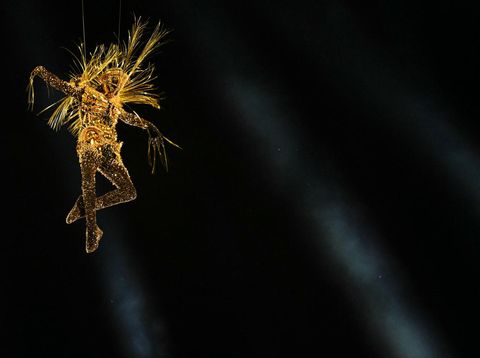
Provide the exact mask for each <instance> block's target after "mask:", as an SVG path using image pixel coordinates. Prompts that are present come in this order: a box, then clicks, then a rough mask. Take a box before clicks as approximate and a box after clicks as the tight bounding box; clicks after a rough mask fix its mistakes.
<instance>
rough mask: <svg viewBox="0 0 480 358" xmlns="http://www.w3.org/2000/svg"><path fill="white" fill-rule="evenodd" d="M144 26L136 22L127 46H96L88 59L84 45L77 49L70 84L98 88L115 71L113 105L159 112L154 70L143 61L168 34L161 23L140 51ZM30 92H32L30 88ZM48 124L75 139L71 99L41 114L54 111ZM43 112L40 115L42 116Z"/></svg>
mask: <svg viewBox="0 0 480 358" xmlns="http://www.w3.org/2000/svg"><path fill="white" fill-rule="evenodd" d="M146 27H147V22H142V20H141V18H140V17H139V18H135V19H134V22H133V25H132V28H131V30H130V31H129V32H128V42H126V43H125V42H123V43H122V44H111V45H110V46H108V47H107V46H105V45H98V46H96V47H95V50H94V51H93V52H92V53H90V58H87V55H86V50H85V44H84V43H81V44H80V45H79V46H78V50H79V52H80V56H77V55H75V54H73V53H72V54H73V56H74V58H75V67H74V71H73V72H72V73H70V83H71V84H72V85H75V86H89V87H92V88H98V87H99V86H101V84H102V78H103V76H105V74H108V73H111V72H112V71H117V73H118V74H119V79H120V80H119V82H118V84H117V89H116V92H115V99H114V100H115V102H116V104H118V105H120V106H121V105H123V104H127V103H136V104H146V105H149V106H152V107H155V108H160V105H159V102H158V100H159V95H158V93H156V91H155V86H154V84H153V80H154V79H155V78H156V77H155V74H154V70H155V67H154V65H153V64H151V63H145V60H146V59H147V57H148V56H149V55H151V54H152V52H154V51H155V50H156V49H157V48H158V47H159V46H160V45H162V44H163V41H162V39H163V38H164V37H165V35H167V34H168V33H169V30H166V29H165V28H164V27H163V26H162V25H161V24H160V23H158V24H157V25H156V26H155V28H154V29H153V31H152V33H151V35H150V37H149V38H148V40H147V41H146V42H145V45H144V46H143V47H142V43H143V37H144V34H145V30H146ZM31 90H32V91H33V88H31ZM55 106H56V108H55V109H54V111H53V113H52V115H51V116H50V118H49V120H48V124H49V125H50V126H51V127H52V128H53V129H59V128H60V127H62V126H63V125H65V124H67V123H69V129H70V131H71V132H72V133H73V134H74V135H78V132H79V130H80V129H81V121H80V111H79V108H80V107H79V103H78V101H76V100H75V99H74V98H72V97H69V96H66V97H64V98H62V99H60V100H59V101H57V102H55V103H53V104H52V105H50V106H49V107H47V108H45V109H44V110H43V111H45V110H47V109H50V108H53V107H55ZM43 111H42V112H43Z"/></svg>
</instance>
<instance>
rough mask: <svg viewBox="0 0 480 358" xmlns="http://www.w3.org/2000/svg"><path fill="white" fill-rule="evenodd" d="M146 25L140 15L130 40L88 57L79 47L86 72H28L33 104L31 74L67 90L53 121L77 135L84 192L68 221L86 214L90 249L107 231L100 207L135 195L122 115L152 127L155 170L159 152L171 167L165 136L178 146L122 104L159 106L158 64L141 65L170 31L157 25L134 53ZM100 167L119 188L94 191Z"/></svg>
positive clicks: (39, 69) (38, 69)
mask: <svg viewBox="0 0 480 358" xmlns="http://www.w3.org/2000/svg"><path fill="white" fill-rule="evenodd" d="M144 28H145V24H142V23H141V22H140V19H138V20H137V21H135V23H134V25H133V27H132V30H131V32H130V33H129V41H128V43H127V44H126V45H125V46H124V47H123V48H122V47H119V46H118V45H110V47H109V48H108V49H107V48H106V47H104V46H97V48H96V49H95V51H94V53H93V54H92V55H91V58H90V59H89V60H88V61H87V58H86V55H85V51H84V48H82V47H80V52H81V59H79V60H78V62H79V67H80V68H81V70H82V72H81V74H80V75H72V77H71V79H70V81H68V82H67V81H63V80H61V79H60V78H58V77H57V76H56V75H54V74H53V73H51V72H49V71H48V70H46V69H45V68H44V67H43V66H38V67H36V68H35V69H34V70H33V71H32V73H31V75H30V85H29V90H30V96H29V102H30V104H32V105H33V99H34V96H33V79H34V78H35V77H36V76H39V77H40V78H42V79H43V80H44V81H45V82H46V83H47V84H48V85H49V86H51V87H53V88H55V89H57V90H59V91H61V92H63V93H64V94H65V95H66V97H65V98H64V99H63V100H62V101H61V102H60V101H59V105H58V107H57V108H56V110H55V111H54V113H53V114H52V116H51V117H50V120H49V124H50V125H51V126H52V127H53V128H55V129H58V128H60V127H61V126H63V125H64V124H66V123H68V122H69V123H70V130H71V131H72V132H73V133H74V134H75V135H77V138H78V140H77V154H78V158H79V162H80V170H81V174H82V195H80V196H79V198H78V199H77V201H76V202H75V205H74V206H73V208H72V209H71V210H70V212H69V213H68V215H67V219H66V221H67V223H68V224H70V223H73V222H74V221H76V220H78V219H80V218H83V217H85V219H86V224H87V225H86V251H87V252H93V251H95V250H96V249H97V248H98V245H99V241H100V239H101V237H102V234H103V232H102V230H100V228H99V227H98V225H97V222H96V211H97V210H101V209H104V208H106V207H109V206H113V205H116V204H120V203H124V202H127V201H130V200H134V199H135V198H136V196H137V193H136V189H135V187H134V185H133V183H132V181H131V179H130V175H129V174H128V171H127V168H125V166H124V164H123V162H122V158H121V156H120V149H121V146H122V143H121V142H119V141H118V140H117V132H116V125H117V123H118V121H119V120H120V121H122V122H125V123H127V124H129V125H133V126H136V127H140V128H142V129H145V130H147V131H148V134H149V162H150V164H151V165H152V171H153V170H154V169H155V158H156V155H157V154H158V155H159V156H160V159H161V161H162V163H163V164H164V166H165V167H166V168H167V160H166V153H165V146H164V141H166V142H168V143H170V144H172V145H174V146H177V145H176V144H174V143H173V142H171V141H170V140H168V139H167V138H166V137H164V136H163V135H162V134H161V133H160V131H159V130H158V129H157V127H156V126H154V125H153V124H152V123H150V122H148V121H146V120H144V119H142V118H141V117H139V116H138V115H137V114H136V113H129V112H126V111H125V110H124V109H123V104H124V103H140V104H148V105H151V106H154V107H156V108H159V105H158V101H157V98H158V96H156V95H155V93H153V92H151V91H152V90H153V86H152V84H151V80H152V78H153V77H152V73H153V69H154V68H153V66H152V65H147V66H146V67H145V68H143V67H142V66H141V64H142V62H143V60H144V59H145V58H146V57H147V55H148V54H149V53H150V52H152V51H153V50H154V49H155V48H156V47H157V46H158V45H159V44H160V39H161V38H162V37H163V36H164V35H165V34H166V33H167V32H166V31H165V30H162V29H161V28H160V26H159V25H157V27H156V28H155V29H154V31H153V33H152V35H151V36H150V38H149V40H148V41H147V42H146V44H145V46H144V48H143V49H142V50H141V51H140V53H136V51H138V42H139V39H140V38H141V35H142V33H143V30H144ZM82 50H83V51H82ZM177 147H178V146H177ZM150 149H151V150H150ZM97 171H98V172H100V173H101V174H102V175H104V176H105V177H106V178H107V179H108V180H109V181H110V182H111V183H112V184H113V185H114V186H115V187H116V189H115V190H112V191H110V192H108V193H106V194H104V195H102V196H100V197H96V194H95V174H96V172H97Z"/></svg>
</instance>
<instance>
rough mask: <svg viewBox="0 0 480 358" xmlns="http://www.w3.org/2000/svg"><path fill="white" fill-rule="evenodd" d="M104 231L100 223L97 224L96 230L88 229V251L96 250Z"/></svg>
mask: <svg viewBox="0 0 480 358" xmlns="http://www.w3.org/2000/svg"><path fill="white" fill-rule="evenodd" d="M102 235H103V231H102V230H100V228H99V227H98V225H95V232H93V233H92V232H89V230H87V242H86V251H87V253H91V252H94V251H95V250H96V249H97V248H98V244H99V242H100V239H101V238H102Z"/></svg>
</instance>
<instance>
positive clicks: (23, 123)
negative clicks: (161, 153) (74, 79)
mask: <svg viewBox="0 0 480 358" xmlns="http://www.w3.org/2000/svg"><path fill="white" fill-rule="evenodd" d="M474 4H475V2H473V1H471V2H459V1H443V2H439V3H437V4H435V5H434V6H432V5H430V4H427V2H423V1H405V0H403V1H361V2H358V1H340V0H337V1H313V0H312V1H308V0H304V1H293V2H292V1H266V0H260V1H252V2H248V1H247V2H233V1H232V2H227V1H223V2H222V1H201V2H198V1H156V2H154V1H125V0H124V1H122V8H121V33H122V37H123V38H125V35H126V31H127V29H128V28H129V27H130V24H131V22H132V18H133V16H132V14H133V13H135V14H136V15H139V16H142V17H143V18H150V19H151V20H152V22H153V23H154V22H156V21H158V20H161V21H163V22H164V23H165V25H166V26H167V27H169V28H171V29H173V32H172V33H171V35H170V39H171V40H172V41H170V42H169V43H167V44H166V45H164V46H163V47H162V48H161V51H160V52H159V53H158V54H157V55H156V56H155V57H154V58H152V61H153V62H154V63H155V65H156V68H157V74H158V79H157V81H156V83H157V84H158V88H159V90H161V91H163V92H164V93H165V99H164V101H163V102H162V105H163V108H162V110H161V111H153V110H150V109H147V108H141V107H138V108H137V107H135V110H137V111H138V112H139V113H140V114H141V115H142V116H143V117H144V118H146V119H149V120H151V121H152V122H154V123H155V124H156V125H157V126H158V127H159V128H160V129H161V130H162V131H163V132H164V134H166V135H167V136H168V137H169V138H171V139H172V140H174V141H176V142H177V143H178V144H180V145H181V146H182V148H183V149H182V150H177V149H175V148H173V147H170V148H168V153H169V159H170V170H169V172H168V173H165V172H164V171H162V170H159V171H158V173H157V174H156V175H154V176H152V175H150V173H149V168H148V164H147V157H146V149H147V135H146V133H144V132H142V131H141V130H139V129H137V128H133V127H127V126H126V125H119V128H118V130H119V136H120V138H121V140H122V141H123V142H124V146H123V149H122V154H123V158H124V162H125V164H126V166H127V167H128V169H129V172H130V175H131V177H132V180H133V181H134V183H135V185H136V188H137V191H138V198H137V200H135V201H133V202H131V203H128V204H125V205H119V206H116V207H113V208H111V209H108V210H105V211H102V212H99V213H98V216H97V217H98V221H99V225H100V227H101V228H102V229H103V230H104V236H103V240H102V242H101V244H100V248H99V250H98V251H97V252H95V253H94V254H86V253H85V249H84V247H85V246H84V245H85V243H84V235H85V228H84V222H83V221H79V222H77V223H75V224H72V225H66V224H65V216H66V214H67V212H68V211H69V210H70V208H71V206H72V205H73V203H74V200H75V198H76V197H77V196H78V195H79V193H80V173H79V166H78V160H77V157H76V152H75V138H73V137H72V136H71V135H70V134H69V133H68V132H67V131H66V130H65V129H62V130H61V131H59V132H58V133H56V132H54V131H52V130H51V129H50V128H49V127H48V126H47V125H46V119H47V118H48V114H40V115H38V116H37V115H36V113H37V112H38V111H39V110H40V109H42V108H44V107H45V106H46V105H48V104H50V103H52V101H53V100H54V99H55V98H56V97H55V96H56V94H55V93H53V91H50V97H47V89H46V87H45V86H44V84H42V83H41V81H40V80H37V81H36V86H35V90H36V95H37V102H36V106H35V111H34V112H29V111H27V97H26V91H25V88H26V85H27V81H28V76H29V73H30V71H31V70H32V69H33V68H34V67H35V66H36V65H40V64H41V65H44V66H46V67H47V68H48V69H50V70H51V71H52V72H54V73H56V74H57V75H59V76H60V77H62V78H67V76H68V72H69V69H70V65H71V64H72V62H73V61H72V58H71V55H70V54H69V53H68V52H67V51H65V50H63V49H62V47H67V48H69V49H75V46H76V44H77V43H79V41H81V37H82V16H81V5H80V1H74V2H65V3H63V4H59V3H58V2H54V1H42V2H34V1H8V2H3V3H2V14H3V21H2V50H3V51H2V60H3V61H2V62H3V70H2V83H3V91H4V92H3V93H4V94H3V95H2V104H3V115H2V119H3V126H2V131H1V142H2V146H3V151H2V153H3V155H2V173H3V179H4V180H3V184H2V190H3V193H2V206H3V213H4V214H3V220H2V244H3V248H2V250H1V251H2V259H1V296H2V302H3V304H2V306H1V310H2V313H1V317H0V319H1V321H0V324H1V329H2V331H3V333H2V334H1V336H0V337H1V340H2V344H1V346H0V349H1V350H2V352H1V353H2V354H1V356H2V357H178V358H180V357H182V358H184V357H185V358H186V357H209V358H210V357H212V358H213V357H303V356H307V355H308V356H320V357H350V356H352V355H355V357H357V358H362V357H369V358H373V357H399V358H404V357H409V358H410V357H412V358H429V357H435V358H437V357H477V356H480V348H479V347H478V326H479V324H478V322H479V318H480V315H479V313H480V311H479V308H478V302H479V298H480V292H479V286H478V275H479V273H480V269H479V264H480V263H479V260H478V258H479V255H480V236H479V235H480V224H479V220H478V219H479V214H480V185H479V183H480V157H479V155H480V148H479V143H480V125H479V123H480V122H479V120H478V119H479V118H480V106H479V102H478V94H479V91H480V89H479V86H478V83H479V79H480V71H479V64H480V21H479V20H480V15H479V13H478V11H477V9H476V7H475V6H474ZM118 18H119V5H118V1H103V2H93V1H88V0H87V1H85V28H86V42H87V47H88V48H89V49H90V50H92V49H93V48H94V45H95V44H99V43H109V42H111V41H116V38H115V35H114V33H116V32H117V31H118ZM99 181H100V183H99V188H100V189H99V190H106V189H107V188H108V186H107V184H106V183H104V182H102V181H101V180H100V179H99Z"/></svg>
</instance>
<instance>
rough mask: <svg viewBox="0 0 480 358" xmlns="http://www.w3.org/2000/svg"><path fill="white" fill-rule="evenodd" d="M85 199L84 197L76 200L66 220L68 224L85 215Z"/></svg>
mask: <svg viewBox="0 0 480 358" xmlns="http://www.w3.org/2000/svg"><path fill="white" fill-rule="evenodd" d="M83 216H84V214H83V200H82V198H81V197H80V198H78V199H77V201H76V202H75V205H74V206H73V208H72V210H70V212H69V213H68V215H67V219H66V222H67V224H71V223H73V222H75V221H77V220H78V219H80V218H81V217H83Z"/></svg>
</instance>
